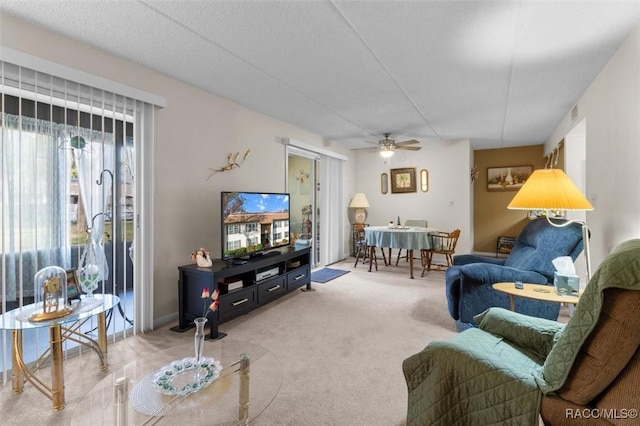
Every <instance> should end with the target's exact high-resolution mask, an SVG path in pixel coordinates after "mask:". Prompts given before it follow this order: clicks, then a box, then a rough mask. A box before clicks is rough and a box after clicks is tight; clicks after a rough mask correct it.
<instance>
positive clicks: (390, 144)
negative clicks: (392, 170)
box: [365, 133, 422, 158]
mask: <svg viewBox="0 0 640 426" xmlns="http://www.w3.org/2000/svg"><path fill="white" fill-rule="evenodd" d="M383 136H384V139H381V140H379V141H378V142H377V143H376V142H369V141H365V142H366V143H371V144H376V145H378V146H379V147H378V148H365V149H379V150H380V155H381V156H382V157H384V158H389V157H391V156H392V155H393V152H394V151H395V150H396V149H404V150H407V151H420V150H421V149H422V147H420V146H411V145H415V144H417V143H420V141H418V140H415V139H409V140H406V141H402V142H396V141H395V140H394V139H391V138H390V136H391V133H383Z"/></svg>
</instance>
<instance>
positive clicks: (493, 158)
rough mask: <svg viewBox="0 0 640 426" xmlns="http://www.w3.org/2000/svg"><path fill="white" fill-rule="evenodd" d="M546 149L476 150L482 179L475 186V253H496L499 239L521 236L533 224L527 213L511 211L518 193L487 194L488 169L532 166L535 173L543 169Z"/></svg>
mask: <svg viewBox="0 0 640 426" xmlns="http://www.w3.org/2000/svg"><path fill="white" fill-rule="evenodd" d="M543 149H544V145H528V146H521V147H515V148H500V149H481V150H476V151H474V161H475V166H476V167H477V168H478V178H477V179H476V180H475V182H474V183H473V186H474V188H473V196H474V215H473V216H474V217H473V221H474V223H473V228H474V235H473V241H474V246H473V250H474V251H475V252H481V253H495V251H496V244H497V241H498V237H499V236H501V235H504V236H510V237H515V236H518V235H519V234H520V231H522V228H524V226H525V225H526V224H527V222H528V221H529V219H528V218H527V212H525V211H522V210H508V209H507V205H508V204H509V202H511V199H512V198H513V197H514V196H515V195H516V191H487V168H488V167H508V166H526V165H532V166H533V169H534V170H535V169H542V168H544V151H543Z"/></svg>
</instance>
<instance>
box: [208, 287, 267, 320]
mask: <svg viewBox="0 0 640 426" xmlns="http://www.w3.org/2000/svg"><path fill="white" fill-rule="evenodd" d="M256 296H257V295H256V288H255V286H252V287H249V288H246V289H244V290H239V291H234V292H232V293H229V294H225V295H224V296H220V299H219V300H220V304H219V305H218V310H219V311H220V322H224V321H228V320H230V319H231V318H235V317H237V316H240V315H243V314H246V313H248V312H249V311H251V310H253V309H255V308H256V307H258V299H257V297H256Z"/></svg>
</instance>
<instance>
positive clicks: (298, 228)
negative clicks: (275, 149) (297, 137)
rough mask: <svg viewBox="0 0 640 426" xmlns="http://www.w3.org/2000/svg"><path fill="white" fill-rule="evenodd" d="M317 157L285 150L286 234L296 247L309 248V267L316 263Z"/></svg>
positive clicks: (318, 186) (317, 251) (317, 232)
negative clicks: (287, 216) (287, 231)
mask: <svg viewBox="0 0 640 426" xmlns="http://www.w3.org/2000/svg"><path fill="white" fill-rule="evenodd" d="M319 163H320V158H319V156H318V155H317V154H314V153H312V152H307V151H304V150H300V149H296V148H293V147H290V146H289V147H287V192H289V197H290V198H289V203H290V211H291V212H290V216H289V220H290V224H289V234H290V236H291V240H292V241H294V244H295V245H296V246H297V247H311V267H312V268H313V267H316V266H317V265H318V263H319V262H320V232H319V230H320V215H319V212H320V206H319V205H318V204H319V199H320V198H319V196H318V195H319V194H318V192H319V190H320V185H319V182H320V176H319V173H320V167H319Z"/></svg>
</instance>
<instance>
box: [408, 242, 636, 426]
mask: <svg viewBox="0 0 640 426" xmlns="http://www.w3.org/2000/svg"><path fill="white" fill-rule="evenodd" d="M610 287H619V288H627V289H636V290H637V289H640V240H631V241H627V242H625V243H622V244H620V245H619V246H618V247H617V248H616V249H615V250H614V251H613V252H612V253H611V254H610V255H609V256H608V257H607V258H606V259H605V260H604V261H603V262H602V264H601V265H600V267H599V268H598V271H597V272H596V273H595V274H594V276H593V278H592V279H591V281H590V282H589V285H588V286H587V288H586V289H585V292H584V294H583V295H582V296H581V299H580V303H579V304H578V306H577V308H576V310H575V312H574V315H573V317H572V318H571V320H570V321H569V323H568V324H567V325H566V326H564V325H563V324H560V323H558V322H555V321H549V320H544V319H540V318H534V317H528V316H525V315H520V314H517V313H514V312H510V311H507V310H504V309H501V308H491V309H489V310H487V311H486V312H484V313H482V314H480V315H478V316H477V317H476V321H477V322H478V324H479V329H470V330H466V331H464V332H462V333H460V334H458V335H456V336H454V337H453V338H452V339H450V340H448V341H443V342H432V343H430V344H429V345H428V346H427V347H426V348H425V349H424V350H422V351H421V352H419V353H417V354H415V355H412V356H411V357H409V358H407V359H405V360H404V362H403V365H402V367H403V372H404V375H405V378H406V381H407V387H408V391H409V401H408V410H407V424H408V425H443V426H445V425H446V426H453V425H538V424H539V418H538V417H539V416H538V414H539V408H540V400H541V397H542V393H543V392H544V393H547V392H551V391H553V390H556V389H559V388H560V387H561V386H562V384H563V383H564V381H565V380H566V378H567V375H568V374H569V371H570V370H571V366H572V365H573V361H574V359H575V357H576V355H577V353H578V351H579V349H580V347H581V346H582V344H583V343H584V341H585V340H586V338H587V337H588V335H589V333H590V332H591V330H593V328H594V326H595V324H596V322H597V320H598V317H599V315H600V309H601V307H602V297H603V290H604V289H606V288H610Z"/></svg>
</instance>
